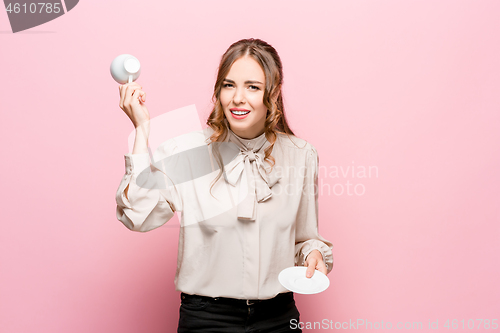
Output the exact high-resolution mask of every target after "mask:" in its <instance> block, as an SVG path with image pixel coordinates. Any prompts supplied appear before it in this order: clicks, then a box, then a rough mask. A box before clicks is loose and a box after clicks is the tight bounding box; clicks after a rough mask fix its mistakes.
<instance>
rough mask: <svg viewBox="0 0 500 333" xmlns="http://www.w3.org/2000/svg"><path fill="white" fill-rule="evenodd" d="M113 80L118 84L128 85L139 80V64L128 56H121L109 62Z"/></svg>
mask: <svg viewBox="0 0 500 333" xmlns="http://www.w3.org/2000/svg"><path fill="white" fill-rule="evenodd" d="M109 70H110V72H111V76H112V77H113V79H114V80H115V81H116V82H118V83H120V84H125V83H130V82H133V81H135V80H137V79H138V78H139V75H140V74H141V63H140V62H139V60H137V58H136V57H134V56H132V55H130V54H121V55H119V56H118V57H116V58H115V59H113V61H112V62H111V66H110V68H109Z"/></svg>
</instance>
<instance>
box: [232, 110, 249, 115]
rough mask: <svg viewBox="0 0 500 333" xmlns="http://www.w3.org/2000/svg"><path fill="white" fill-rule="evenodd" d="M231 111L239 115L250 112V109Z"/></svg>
mask: <svg viewBox="0 0 500 333" xmlns="http://www.w3.org/2000/svg"><path fill="white" fill-rule="evenodd" d="M231 112H232V113H234V114H235V115H237V116H242V115H244V114H247V113H249V112H250V111H231Z"/></svg>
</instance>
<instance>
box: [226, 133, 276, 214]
mask: <svg viewBox="0 0 500 333" xmlns="http://www.w3.org/2000/svg"><path fill="white" fill-rule="evenodd" d="M228 132H229V133H228V134H229V140H228V141H231V142H233V143H235V144H236V145H237V146H238V147H239V148H240V152H239V153H238V155H236V157H235V158H234V159H233V161H231V162H230V163H229V164H228V165H226V166H225V167H224V169H225V173H224V178H225V180H226V182H228V183H229V184H231V185H232V186H236V182H237V181H238V179H239V178H240V176H241V174H242V173H243V170H245V173H246V176H247V177H246V178H247V182H248V190H249V193H248V195H247V196H246V197H245V198H244V199H243V200H242V201H241V202H240V204H239V205H238V208H237V210H238V218H239V219H244V220H250V221H255V218H256V210H257V203H258V202H264V201H266V200H268V199H269V198H271V196H272V194H273V193H272V191H271V187H273V185H274V184H276V183H277V182H278V181H279V180H280V179H281V175H278V174H277V173H276V172H275V170H274V169H273V170H272V171H271V172H269V173H268V172H267V170H268V169H269V170H270V165H269V163H268V162H267V161H265V160H264V157H265V151H264V150H265V149H266V148H267V147H268V146H269V145H270V142H269V141H267V139H266V136H265V134H262V135H261V136H259V137H258V138H257V140H256V141H255V146H254V147H253V149H248V148H247V147H246V145H245V144H244V143H243V142H242V141H241V140H239V137H237V136H236V135H235V134H234V133H233V132H232V131H231V130H229V131H228ZM265 164H268V165H269V166H268V167H266V166H265ZM242 181H243V180H242Z"/></svg>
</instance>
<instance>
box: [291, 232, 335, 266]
mask: <svg viewBox="0 0 500 333" xmlns="http://www.w3.org/2000/svg"><path fill="white" fill-rule="evenodd" d="M314 250H318V251H319V252H320V253H321V256H322V257H323V262H324V263H325V265H326V269H327V272H330V271H331V270H332V268H333V256H332V251H331V249H330V248H329V247H328V246H327V245H326V244H325V243H324V242H322V241H320V240H317V239H310V240H308V241H306V242H304V244H303V245H302V248H301V250H300V251H301V255H300V257H299V258H300V260H299V263H298V265H299V266H303V265H304V264H305V262H306V259H307V256H308V255H309V253H311V252H312V251H314Z"/></svg>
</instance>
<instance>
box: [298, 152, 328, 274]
mask: <svg viewBox="0 0 500 333" xmlns="http://www.w3.org/2000/svg"><path fill="white" fill-rule="evenodd" d="M310 147H311V149H310V150H309V151H308V156H307V159H306V174H305V179H304V188H303V190H302V199H301V201H300V206H299V210H298V213H297V228H296V232H295V264H296V265H297V266H308V264H309V266H314V268H316V267H319V268H321V262H322V263H324V264H325V265H326V269H327V273H329V272H330V271H331V270H332V268H333V255H332V248H333V244H332V243H331V242H329V241H328V240H326V239H324V238H323V237H321V235H320V234H319V232H318V196H319V193H318V192H319V191H318V165H319V156H318V152H317V151H316V149H315V148H314V146H312V145H310ZM314 250H317V251H314ZM309 254H311V255H309ZM320 261H321V262H320ZM309 266H308V267H309ZM308 271H309V270H308ZM310 271H313V269H311V270H310Z"/></svg>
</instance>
